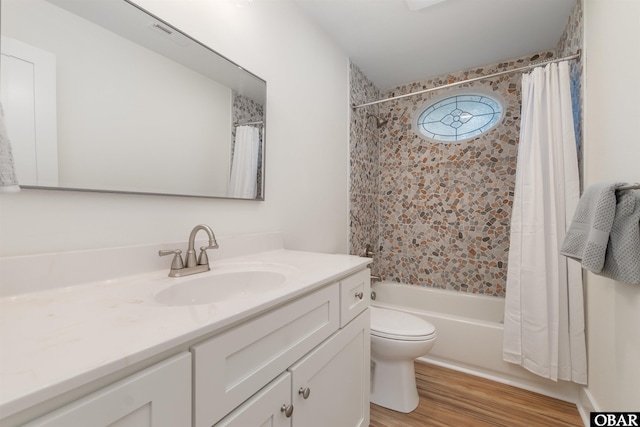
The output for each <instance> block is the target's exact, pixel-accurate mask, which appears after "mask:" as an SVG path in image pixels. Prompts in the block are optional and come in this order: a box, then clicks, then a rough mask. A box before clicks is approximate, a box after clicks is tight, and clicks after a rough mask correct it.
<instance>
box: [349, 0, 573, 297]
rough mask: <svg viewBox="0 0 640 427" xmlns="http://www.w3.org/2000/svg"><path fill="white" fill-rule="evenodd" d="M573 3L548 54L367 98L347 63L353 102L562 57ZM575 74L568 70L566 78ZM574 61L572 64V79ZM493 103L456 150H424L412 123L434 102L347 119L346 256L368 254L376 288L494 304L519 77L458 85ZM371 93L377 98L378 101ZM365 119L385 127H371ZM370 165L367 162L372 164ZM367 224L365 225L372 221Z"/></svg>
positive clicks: (506, 226) (511, 180) (504, 252)
mask: <svg viewBox="0 0 640 427" xmlns="http://www.w3.org/2000/svg"><path fill="white" fill-rule="evenodd" d="M581 40H582V6H581V2H578V4H577V5H576V9H575V10H574V13H573V14H572V16H571V17H570V19H569V22H568V24H567V30H566V32H565V34H564V35H563V37H562V39H561V40H560V41H559V43H558V48H557V51H556V52H551V51H548V52H540V53H537V54H534V55H528V56H526V57H522V58H516V59H513V60H509V61H505V62H501V63H497V64H491V65H487V66H482V67H477V68H474V69H472V70H466V71H460V72H458V73H453V74H448V75H443V76H438V77H435V78H431V79H427V80H424V81H419V82H413V83H408V84H405V85H402V86H399V87H396V88H392V89H390V90H386V91H377V89H375V87H374V86H373V85H372V84H371V83H370V82H369V81H368V80H367V78H366V76H364V75H363V74H362V72H361V71H360V70H359V69H358V68H357V66H355V65H354V64H352V65H351V84H352V88H351V91H352V93H351V97H352V102H354V103H363V102H367V101H370V100H373V99H379V98H386V97H392V96H397V95H402V94H405V93H409V92H416V91H419V90H422V89H428V88H431V87H436V86H440V85H443V84H447V83H452V82H455V81H460V80H466V79H471V78H474V77H478V76H482V75H487V74H491V73H494V72H498V71H503V70H507V69H513V68H517V67H521V66H523V65H527V64H530V63H532V62H537V61H542V60H546V59H551V58H553V57H555V56H566V55H567V54H570V53H573V52H575V50H577V49H578V48H580V47H581V43H582V41H581ZM574 69H575V70H574ZM581 70H582V65H581V63H578V64H577V65H572V72H573V73H580V75H581V72H582V71H581ZM464 88H466V89H469V90H471V91H474V90H480V91H483V92H491V93H494V94H496V95H498V96H499V97H500V98H502V100H503V101H504V104H505V108H506V111H505V117H504V119H503V121H502V122H501V124H500V125H498V126H497V127H496V128H494V129H492V130H491V131H490V132H488V133H487V134H484V135H482V136H480V137H478V138H476V139H473V140H471V141H468V142H464V143H458V144H440V143H433V142H430V141H428V140H426V139H424V138H422V137H420V136H419V135H418V134H417V131H416V129H415V125H414V122H413V120H414V118H415V117H416V115H417V114H419V113H420V111H421V110H422V109H423V108H424V106H425V105H426V104H427V103H428V102H429V100H431V99H433V98H434V97H436V96H439V95H443V94H446V93H448V92H447V91H446V90H438V91H435V92H431V93H428V94H423V95H418V96H412V97H407V98H403V99H400V100H396V101H390V102H387V103H383V104H380V105H378V106H371V107H366V108H362V109H358V110H357V111H356V112H354V113H353V114H352V118H351V154H350V158H351V165H352V170H351V214H350V217H351V251H352V252H351V253H355V254H361V253H362V251H363V249H364V245H365V244H366V243H371V244H373V245H374V247H375V249H376V255H375V256H374V264H373V270H374V274H378V275H380V276H381V277H382V278H383V279H385V280H393V281H397V282H403V283H409V284H412V285H417V286H433V287H437V288H443V289H450V290H455V291H460V292H470V293H480V294H488V295H494V296H504V295H505V286H506V276H507V263H508V253H509V232H510V219H511V209H512V206H513V191H514V186H515V174H516V161H517V145H518V139H519V133H520V110H521V95H520V92H521V91H520V88H521V74H519V73H516V74H507V75H504V76H500V77H496V78H492V79H484V80H479V81H477V82H472V83H470V84H465V85H461V86H458V87H457V88H456V89H455V90H451V91H450V92H449V93H453V92H454V91H459V90H462V89H464ZM378 92H379V93H378ZM366 112H369V113H373V114H378V115H380V116H381V117H382V118H384V119H387V120H388V124H387V125H386V126H385V127H383V128H381V129H379V130H378V129H376V128H375V121H374V120H373V119H370V121H369V122H367V120H366ZM373 163H376V164H375V165H373ZM374 219H375V222H374Z"/></svg>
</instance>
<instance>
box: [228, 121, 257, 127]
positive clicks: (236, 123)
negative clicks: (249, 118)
mask: <svg viewBox="0 0 640 427" xmlns="http://www.w3.org/2000/svg"><path fill="white" fill-rule="evenodd" d="M262 124H264V122H263V121H262V120H259V121H257V122H246V123H238V122H235V123H234V124H233V125H234V126H235V127H238V126H248V125H262Z"/></svg>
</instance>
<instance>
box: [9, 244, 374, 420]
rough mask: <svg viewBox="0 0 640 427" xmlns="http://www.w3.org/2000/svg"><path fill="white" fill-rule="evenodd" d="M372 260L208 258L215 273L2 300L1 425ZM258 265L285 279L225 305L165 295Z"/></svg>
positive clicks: (307, 255) (286, 254)
mask: <svg viewBox="0 0 640 427" xmlns="http://www.w3.org/2000/svg"><path fill="white" fill-rule="evenodd" d="M370 262H371V259H368V258H360V257H357V256H351V255H330V254H318V253H311V252H299V251H291V250H285V249H278V250H271V251H266V252H260V253H256V254H251V255H246V256H238V257H233V258H226V259H224V260H219V261H215V262H211V263H210V264H211V272H207V273H201V274H197V275H193V276H187V277H185V278H170V277H167V274H168V268H167V269H163V270H158V271H152V272H148V273H144V274H138V275H133V276H128V277H122V278H118V279H114V280H103V281H99V282H94V283H88V284H83V285H78V286H72V287H66V288H58V289H51V290H45V291H40V292H34V293H30V294H24V295H17V296H11V297H5V298H2V299H0V419H1V418H4V417H7V416H10V415H12V414H15V413H17V412H19V411H22V410H24V409H27V408H29V407H31V406H34V405H37V404H39V403H42V402H45V401H46V400H48V399H51V398H53V397H55V396H57V395H59V394H61V393H65V392H67V391H70V390H73V389H75V388H77V387H80V386H83V385H85V384H89V383H90V382H92V381H95V380H97V379H99V378H102V377H104V376H106V375H110V374H113V373H115V372H117V371H119V370H121V369H124V368H126V367H128V366H131V365H133V364H136V363H139V362H141V361H144V360H146V359H149V358H150V357H152V356H154V355H157V354H160V353H162V352H164V351H169V350H171V349H175V348H177V347H180V346H184V345H186V344H188V343H189V342H193V341H194V340H196V339H198V338H199V337H202V336H204V335H207V334H211V333H213V332H216V331H219V330H222V329H224V328H226V327H229V326H230V325H232V324H235V323H238V322H240V321H243V320H246V319H248V318H250V317H253V316H255V315H257V314H258V313H261V312H263V311H265V310H268V309H270V308H273V307H275V306H277V305H280V304H282V303H284V302H287V301H290V300H292V299H294V298H296V297H298V296H300V295H303V294H305V293H308V292H311V291H313V290H315V289H317V288H320V287H322V286H323V285H326V284H328V283H331V282H334V281H336V280H338V279H341V278H343V277H345V276H347V275H349V274H351V273H354V272H356V271H359V270H361V269H363V268H365V267H366V265H367V264H369V263H370ZM251 263H261V264H262V265H270V266H271V267H273V268H275V269H279V270H282V271H286V272H287V273H286V275H287V280H286V282H285V283H284V284H283V285H281V286H278V287H277V288H276V289H273V290H270V291H268V292H260V293H259V294H243V295H238V296H237V297H234V298H232V299H229V300H225V301H224V302H222V303H213V304H202V305H192V306H166V305H163V304H160V303H158V302H156V300H155V295H156V294H157V293H158V292H160V291H162V290H163V289H165V288H167V287H169V286H171V285H173V284H176V283H180V282H181V281H186V280H190V279H193V278H197V277H204V276H206V275H211V274H216V272H219V271H220V270H221V269H229V268H234V267H239V266H241V265H243V264H251Z"/></svg>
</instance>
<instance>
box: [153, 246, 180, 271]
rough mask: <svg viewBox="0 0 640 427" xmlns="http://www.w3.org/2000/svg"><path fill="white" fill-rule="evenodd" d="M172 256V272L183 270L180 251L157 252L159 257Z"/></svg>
mask: <svg viewBox="0 0 640 427" xmlns="http://www.w3.org/2000/svg"><path fill="white" fill-rule="evenodd" d="M171 254H174V255H175V256H174V257H173V261H171V269H172V270H182V269H183V268H184V262H183V261H182V251H181V250H180V249H173V250H159V251H158V255H159V256H166V255H171Z"/></svg>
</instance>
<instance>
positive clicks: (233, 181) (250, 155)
mask: <svg viewBox="0 0 640 427" xmlns="http://www.w3.org/2000/svg"><path fill="white" fill-rule="evenodd" d="M259 149H260V130H259V129H258V128H256V127H253V126H238V127H237V128H236V143H235V146H234V150H233V162H232V164H231V178H230V179H229V189H228V192H227V195H228V196H229V197H238V198H249V199H255V198H256V195H257V189H258V151H259Z"/></svg>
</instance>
